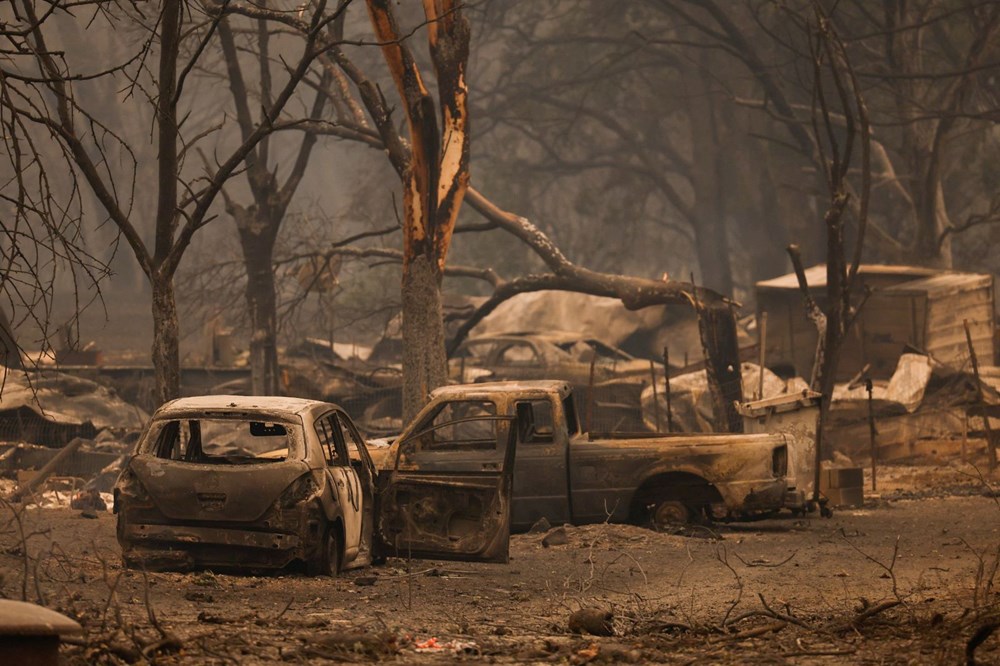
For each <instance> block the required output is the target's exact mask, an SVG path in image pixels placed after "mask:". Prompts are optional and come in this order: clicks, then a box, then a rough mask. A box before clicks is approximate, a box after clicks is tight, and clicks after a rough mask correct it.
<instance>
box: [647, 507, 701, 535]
mask: <svg viewBox="0 0 1000 666" xmlns="http://www.w3.org/2000/svg"><path fill="white" fill-rule="evenodd" d="M693 515H694V512H693V511H692V510H691V507H689V506H688V505H687V504H685V503H684V502H681V501H679V500H662V501H659V502H657V503H656V504H655V505H654V506H653V511H652V513H651V514H650V518H651V519H652V522H653V527H654V528H656V529H657V530H670V529H674V528H677V527H681V526H683V525H688V524H690V523H691V519H692V518H693Z"/></svg>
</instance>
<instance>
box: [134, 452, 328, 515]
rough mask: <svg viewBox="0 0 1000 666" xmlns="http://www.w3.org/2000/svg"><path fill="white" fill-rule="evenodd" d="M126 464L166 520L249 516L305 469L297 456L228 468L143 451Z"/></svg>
mask: <svg viewBox="0 0 1000 666" xmlns="http://www.w3.org/2000/svg"><path fill="white" fill-rule="evenodd" d="M129 466H130V469H131V470H132V472H133V473H134V474H135V476H136V478H137V479H138V481H139V483H141V484H142V486H143V488H145V489H146V492H148V493H149V496H150V499H151V500H152V502H153V504H155V505H156V508H157V509H158V510H159V512H160V513H162V514H163V515H164V517H165V518H167V519H169V520H172V521H233V522H252V521H255V520H257V519H259V518H260V517H261V516H263V515H264V513H265V512H266V511H267V510H268V509H269V508H270V507H271V505H272V504H274V502H275V501H276V500H277V499H278V498H279V497H280V496H281V494H282V492H284V490H285V489H286V488H288V487H289V486H290V485H291V484H292V482H293V481H295V480H296V479H297V478H299V477H300V476H302V475H303V474H306V473H307V472H308V471H309V467H308V465H306V463H305V462H304V461H302V460H287V461H283V462H272V463H261V464H248V465H235V466H232V467H228V466H221V465H203V464H193V463H189V462H184V461H176V460H163V459H161V458H156V457H154V456H149V455H139V456H136V457H135V458H133V459H132V461H131V463H130V465H129Z"/></svg>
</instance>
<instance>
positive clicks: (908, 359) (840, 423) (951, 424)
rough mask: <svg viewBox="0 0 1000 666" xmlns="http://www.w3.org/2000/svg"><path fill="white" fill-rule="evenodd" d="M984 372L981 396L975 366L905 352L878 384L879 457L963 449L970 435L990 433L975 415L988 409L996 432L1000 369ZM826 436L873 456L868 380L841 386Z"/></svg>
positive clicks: (834, 446)
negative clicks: (867, 391)
mask: <svg viewBox="0 0 1000 666" xmlns="http://www.w3.org/2000/svg"><path fill="white" fill-rule="evenodd" d="M980 375H981V379H982V381H983V387H982V400H981V401H980V399H979V391H978V389H977V382H976V377H975V375H974V373H973V372H971V370H969V369H966V368H958V367H955V366H952V365H945V364H943V363H940V362H937V361H936V360H935V359H933V358H932V357H929V356H927V355H924V354H917V353H906V354H903V355H902V356H901V357H900V358H899V362H898V365H897V367H896V372H895V373H893V375H892V377H891V378H890V380H889V381H888V383H884V382H876V383H873V387H872V400H871V406H870V408H871V412H872V417H873V418H874V421H875V427H876V433H877V434H876V444H877V453H876V456H877V458H878V460H879V461H882V462H888V461H892V460H900V459H905V458H909V457H912V456H917V455H926V454H932V453H944V452H946V451H947V452H950V453H959V452H960V451H961V449H962V448H964V447H966V446H968V445H969V444H968V440H969V438H970V437H983V436H985V433H984V432H981V431H977V430H976V429H975V426H977V425H979V424H980V423H981V419H978V418H977V419H974V420H970V416H983V415H984V414H985V415H986V416H987V417H988V418H990V421H991V425H993V430H994V432H1000V392H998V389H1000V369H997V368H994V367H984V368H981V372H980ZM824 436H825V437H826V441H827V443H828V444H829V446H830V447H831V449H830V450H831V451H838V452H840V453H842V454H844V455H846V456H848V457H850V458H851V459H854V460H858V459H864V458H868V457H870V455H871V452H870V437H869V403H868V397H867V393H866V392H865V388H864V386H863V385H861V386H853V387H852V386H850V385H847V384H844V385H840V386H838V387H837V390H836V391H835V392H834V396H833V401H832V402H831V409H830V419H829V422H828V423H827V428H826V432H825V433H824Z"/></svg>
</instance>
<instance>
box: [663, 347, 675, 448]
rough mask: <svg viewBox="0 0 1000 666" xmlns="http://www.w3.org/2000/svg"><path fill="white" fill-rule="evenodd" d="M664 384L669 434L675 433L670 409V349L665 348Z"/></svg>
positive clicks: (672, 414)
mask: <svg viewBox="0 0 1000 666" xmlns="http://www.w3.org/2000/svg"><path fill="white" fill-rule="evenodd" d="M663 383H664V389H665V390H666V392H667V432H673V431H674V412H673V410H672V409H671V408H670V348H669V347H666V346H664V347H663Z"/></svg>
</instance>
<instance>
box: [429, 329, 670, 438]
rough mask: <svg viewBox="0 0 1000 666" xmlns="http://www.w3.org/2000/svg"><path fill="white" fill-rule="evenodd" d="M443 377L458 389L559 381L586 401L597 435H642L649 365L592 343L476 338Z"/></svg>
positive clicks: (557, 337)
mask: <svg viewBox="0 0 1000 666" xmlns="http://www.w3.org/2000/svg"><path fill="white" fill-rule="evenodd" d="M448 371H449V377H450V378H451V379H452V380H454V381H456V382H458V383H460V384H464V383H472V382H487V381H508V380H516V381H523V380H549V379H555V380H560V381H564V382H567V383H568V384H569V385H570V386H571V387H572V388H573V389H574V390H575V391H576V392H577V394H579V395H581V396H584V395H585V396H586V398H587V402H588V405H587V410H586V411H587V414H588V416H589V417H590V424H591V425H594V426H597V429H599V430H602V431H607V432H611V431H629V432H644V431H647V430H648V428H647V427H646V424H645V422H644V420H643V414H642V406H641V396H642V392H643V389H645V388H646V387H647V386H648V385H649V384H650V383H651V381H652V377H651V374H650V362H649V361H648V360H643V359H637V358H635V357H633V356H631V355H629V354H627V353H626V352H624V351H622V350H621V349H618V348H616V347H614V346H612V345H609V344H606V343H604V342H602V341H601V340H598V339H596V338H593V337H587V336H583V335H580V334H579V333H572V332H565V331H547V332H524V333H506V334H498V335H484V336H478V337H475V338H470V339H468V340H466V341H465V342H464V343H462V345H461V346H460V347H459V348H458V350H456V352H455V354H454V355H453V356H452V358H451V359H450V360H449V362H448ZM660 372H661V373H662V370H660Z"/></svg>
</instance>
